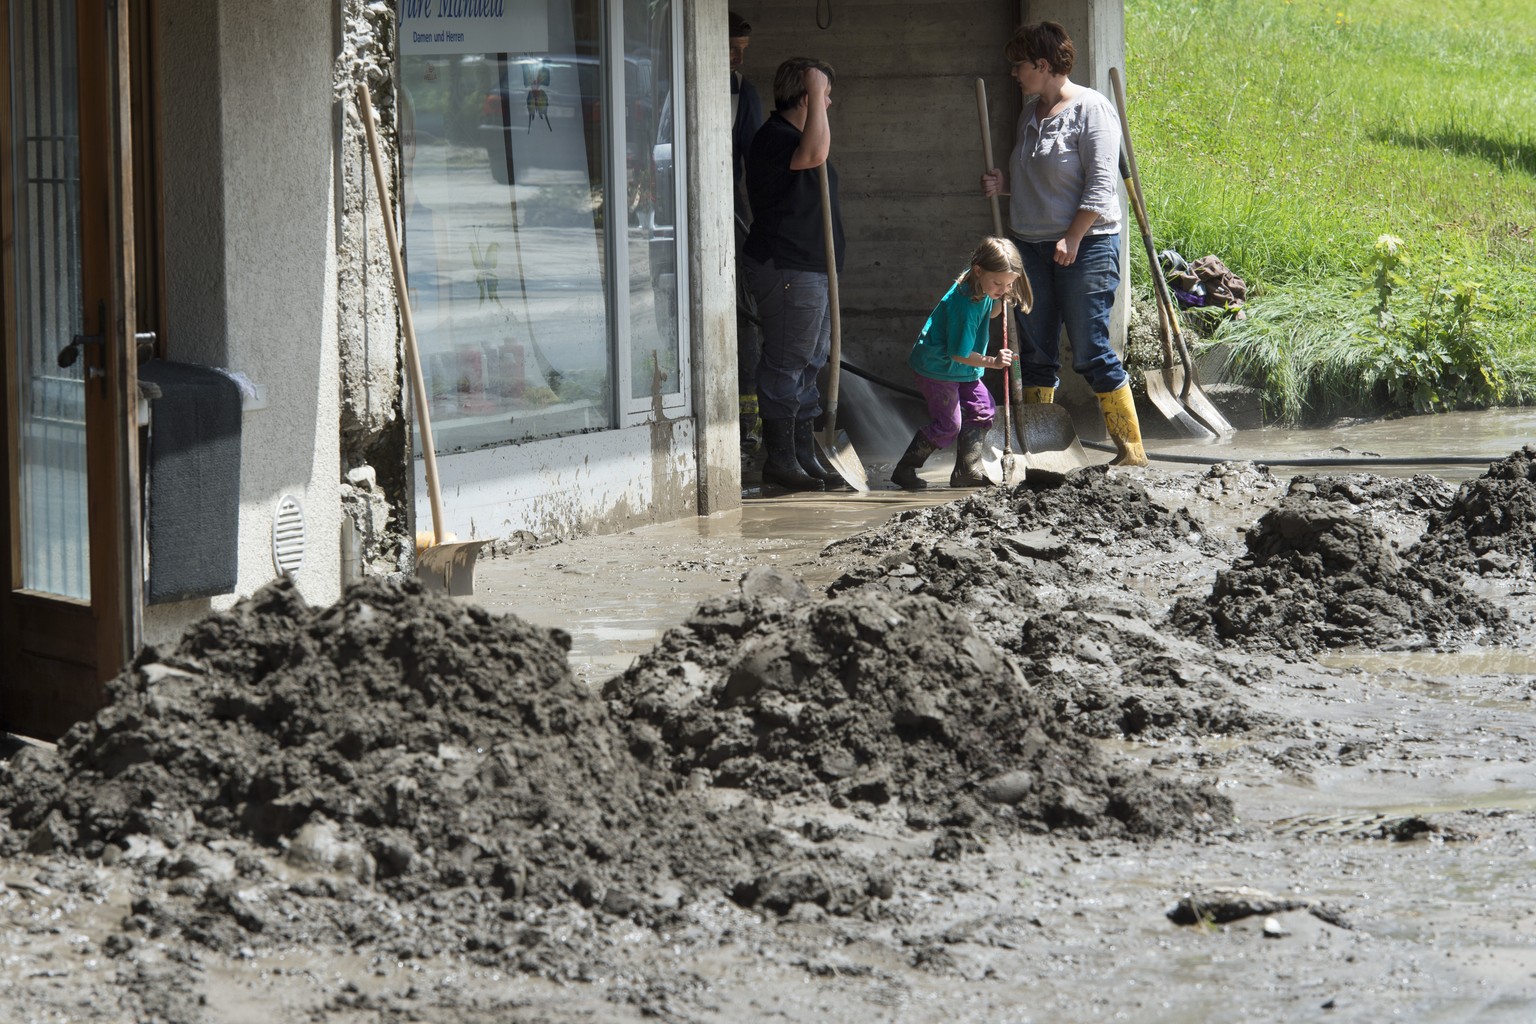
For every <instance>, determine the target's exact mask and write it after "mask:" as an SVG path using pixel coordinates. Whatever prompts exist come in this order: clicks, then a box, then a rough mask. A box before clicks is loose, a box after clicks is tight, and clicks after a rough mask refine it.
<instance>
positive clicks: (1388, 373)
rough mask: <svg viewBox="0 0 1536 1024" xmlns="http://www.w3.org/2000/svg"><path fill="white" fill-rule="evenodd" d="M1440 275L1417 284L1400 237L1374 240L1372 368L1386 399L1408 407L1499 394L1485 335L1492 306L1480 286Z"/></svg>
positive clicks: (1458, 404)
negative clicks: (1412, 279) (1374, 333)
mask: <svg viewBox="0 0 1536 1024" xmlns="http://www.w3.org/2000/svg"><path fill="white" fill-rule="evenodd" d="M1443 261H1444V266H1443V267H1442V269H1441V272H1440V273H1438V274H1436V275H1435V278H1434V280H1432V281H1430V282H1427V283H1425V284H1423V285H1422V286H1421V287H1419V288H1418V289H1413V288H1410V287H1406V286H1408V285H1410V284H1411V281H1410V279H1409V277H1408V275H1407V273H1406V272H1405V271H1406V268H1407V265H1408V260H1407V254H1406V252H1405V251H1404V249H1403V244H1402V240H1401V239H1398V238H1395V237H1393V236H1391V235H1383V236H1382V237H1381V238H1380V239H1378V240H1377V244H1376V260H1375V263H1376V266H1375V270H1374V273H1373V275H1372V276H1373V281H1374V285H1375V291H1376V296H1377V299H1376V307H1375V310H1374V313H1375V324H1374V327H1375V332H1376V338H1375V340H1376V344H1377V350H1376V357H1375V361H1376V370H1377V377H1378V379H1379V381H1380V383H1381V386H1382V387H1383V388H1384V389H1385V391H1386V395H1387V400H1388V402H1389V404H1391V405H1392V406H1394V407H1397V408H1405V409H1406V408H1410V407H1411V408H1412V409H1413V411H1415V412H1443V411H1446V410H1449V409H1458V408H1466V407H1470V406H1488V405H1493V404H1496V403H1497V402H1499V401H1500V400H1501V399H1502V398H1503V397H1504V390H1505V384H1504V375H1503V372H1502V370H1501V369H1500V367H1499V356H1498V353H1497V351H1496V350H1495V347H1494V345H1493V343H1492V340H1491V338H1490V336H1489V332H1488V320H1489V318H1490V317H1492V316H1494V315H1496V314H1497V313H1498V308H1497V306H1496V305H1495V304H1494V303H1492V302H1489V301H1488V300H1487V298H1486V297H1485V296H1484V293H1483V288H1482V286H1481V285H1480V284H1478V283H1477V282H1475V281H1471V280H1466V279H1462V280H1453V277H1454V276H1455V275H1454V271H1455V269H1456V268H1455V266H1454V264H1453V263H1452V261H1451V260H1450V259H1449V258H1448V257H1447V258H1444V260H1443Z"/></svg>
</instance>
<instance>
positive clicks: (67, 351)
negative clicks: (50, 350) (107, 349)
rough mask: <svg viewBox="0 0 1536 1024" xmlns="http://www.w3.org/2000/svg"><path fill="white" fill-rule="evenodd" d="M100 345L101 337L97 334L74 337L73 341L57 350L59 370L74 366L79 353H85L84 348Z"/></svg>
mask: <svg viewBox="0 0 1536 1024" xmlns="http://www.w3.org/2000/svg"><path fill="white" fill-rule="evenodd" d="M101 343H102V342H101V335H99V334H77V335H75V337H74V340H73V341H71V342H70V343H69V344H68V345H65V346H64V347H63V348H61V349H59V368H60V369H63V368H64V367H68V366H74V365H75V362H76V361H77V360H78V359H79V358H80V353H81V352H83V351H85V346H87V345H100V344H101Z"/></svg>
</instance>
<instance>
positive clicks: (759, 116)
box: [728, 11, 763, 455]
mask: <svg viewBox="0 0 1536 1024" xmlns="http://www.w3.org/2000/svg"><path fill="white" fill-rule="evenodd" d="M728 19H729V32H730V44H731V179H732V181H733V183H734V185H735V192H736V379H737V384H738V387H737V395H738V396H739V403H740V414H741V453H742V454H743V455H751V454H754V453H756V452H757V450H758V449H759V448H761V447H762V444H763V436H762V431H763V421H762V417H761V415H760V414H759V412H758V408H757V359H758V352H759V350H760V349H761V348H762V341H761V339H760V337H759V336H758V330H757V320H758V316H757V305H756V303H754V302H753V301H752V293H751V291H750V290H748V288H747V286H746V281H745V277H746V275H745V273H744V272H743V271H742V267H741V247H742V244H743V243H745V242H746V240H747V229H748V228H749V227H751V225H752V205H751V203H750V202H749V201H748V199H747V181H746V166H747V153H748V152H749V151H750V150H751V149H752V140H753V138H755V137H756V135H757V129H758V128H759V127H760V126H761V125H762V123H763V101H762V99H761V98H759V96H758V94H757V87H756V86H755V85H753V84H752V83H751V82H749V81H747V78H746V76H745V75H743V74H742V73H741V62H742V61H743V60H744V59H745V58H746V53H747V44H748V43H750V42H751V41H752V26H751V25H750V24H748V23H747V20H746V19H745V18H743V17H742V16H741V15H739V14H737V13H736V12H735V11H730V12H728Z"/></svg>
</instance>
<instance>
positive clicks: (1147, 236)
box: [1109, 68, 1195, 401]
mask: <svg viewBox="0 0 1536 1024" xmlns="http://www.w3.org/2000/svg"><path fill="white" fill-rule="evenodd" d="M1109 84H1110V85H1111V86H1112V87H1113V88H1114V91H1115V109H1116V110H1117V111H1118V112H1119V114H1120V138H1121V140H1122V141H1123V142H1124V143H1125V154H1124V155H1125V162H1126V164H1127V166H1128V167H1129V168H1130V172H1131V173H1130V177H1129V178H1127V179H1126V180H1127V181H1128V182H1129V184H1130V191H1131V202H1132V205H1133V206H1134V207H1135V210H1136V220H1137V223H1138V224H1139V226H1140V227H1141V237H1142V241H1143V242H1144V243H1145V244H1146V247H1147V259H1148V260H1149V261H1150V264H1151V265H1150V266H1149V267H1148V268H1147V269H1148V270H1150V271H1151V273H1152V290H1153V292H1154V294H1156V296H1157V302H1158V307H1159V310H1160V313H1161V315H1162V316H1165V317H1166V318H1167V321H1168V327H1169V332H1170V333H1171V334H1172V336H1173V344H1174V347H1175V348H1176V349H1177V350H1178V353H1179V362H1181V363H1183V364H1184V392H1185V393H1184V396H1183V397H1184V399H1185V400H1186V401H1187V400H1188V394H1189V388H1190V387H1191V385H1192V383H1193V381H1194V378H1195V373H1194V366H1193V365H1192V360H1191V359H1190V357H1189V346H1188V345H1186V344H1184V332H1183V331H1181V330H1180V329H1179V317H1178V312H1177V311H1176V310H1175V309H1174V305H1173V296H1171V295H1169V294H1168V281H1167V280H1166V279H1165V278H1164V277H1163V271H1162V268H1161V267H1159V266H1158V263H1157V251H1156V246H1154V245H1153V244H1152V225H1151V221H1150V220H1149V219H1148V217H1147V207H1146V203H1145V202H1144V201H1143V200H1142V196H1141V174H1140V172H1139V171H1137V170H1136V150H1135V149H1134V148H1133V147H1132V146H1131V126H1130V122H1129V121H1127V120H1126V116H1125V90H1124V88H1123V87H1122V86H1121V85H1120V69H1119V68H1110V69H1109ZM1169 355H1171V353H1170V354H1169ZM1164 358H1165V359H1167V358H1168V355H1165V356H1164Z"/></svg>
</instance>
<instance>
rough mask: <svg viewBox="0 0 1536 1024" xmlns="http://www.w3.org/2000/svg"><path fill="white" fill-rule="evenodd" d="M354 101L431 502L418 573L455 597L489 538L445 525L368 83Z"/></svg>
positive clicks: (465, 589) (467, 588)
mask: <svg viewBox="0 0 1536 1024" xmlns="http://www.w3.org/2000/svg"><path fill="white" fill-rule="evenodd" d="M357 102H358V107H359V108H360V109H361V110H362V114H363V127H364V128H365V129H367V132H368V158H369V160H370V161H371V162H372V163H373V183H374V189H375V191H377V192H378V194H379V211H380V213H382V214H383V218H384V239H385V241H386V242H387V243H388V245H389V263H390V267H391V268H392V269H393V270H394V275H395V302H396V304H397V305H399V307H400V326H401V328H402V330H403V332H404V334H405V366H406V370H407V372H408V373H409V374H410V377H411V398H412V404H413V405H415V406H416V421H417V425H418V427H419V428H420V429H421V449H422V450H421V457H422V462H423V463H424V464H425V466H426V471H427V495H428V497H429V498H430V499H431V502H432V541H433V542H432V545H431V546H430V547H428V548H426V549H425V550H423V551H420V552H418V553H417V555H416V575H417V576H419V577H420V578H421V581H422V582H423V583H424V584H426V585H427V586H428V587H429V588H430V589H433V590H446V591H447V592H448V593H449V594H452V595H453V596H454V597H468V596H469V595H471V594H473V593H474V592H475V558H476V557H477V556H478V555H479V554H480V549H481V548H482V547H484V546H485V545H486V544H488V543H490V541H488V540H471V541H454V540H451V539H450V537H451V535H450V534H448V533H447V532H446V531H445V530H444V529H443V497H442V494H441V493H440V492H439V490H438V485H437V451H436V449H435V448H434V447H433V444H432V423H431V420H430V418H429V417H428V415H427V386H426V382H425V381H424V380H423V379H422V376H421V356H420V354H419V353H418V352H417V350H416V326H415V323H414V321H412V319H411V302H410V293H409V292H408V291H407V290H406V282H405V262H404V260H403V259H401V256H400V243H399V240H398V239H397V238H396V237H395V219H394V215H393V214H392V212H391V211H390V208H389V191H388V188H387V187H386V185H385V179H384V162H383V161H382V160H381V159H380V158H379V140H378V135H377V128H376V127H375V126H374V120H373V100H372V98H371V97H370V96H369V95H368V85H367V83H361V84H359V85H358V87H357Z"/></svg>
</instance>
